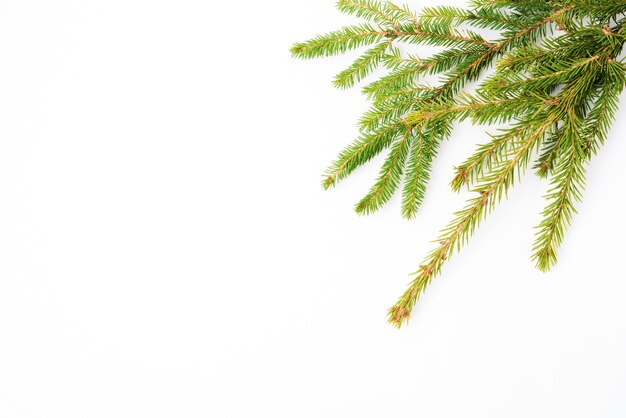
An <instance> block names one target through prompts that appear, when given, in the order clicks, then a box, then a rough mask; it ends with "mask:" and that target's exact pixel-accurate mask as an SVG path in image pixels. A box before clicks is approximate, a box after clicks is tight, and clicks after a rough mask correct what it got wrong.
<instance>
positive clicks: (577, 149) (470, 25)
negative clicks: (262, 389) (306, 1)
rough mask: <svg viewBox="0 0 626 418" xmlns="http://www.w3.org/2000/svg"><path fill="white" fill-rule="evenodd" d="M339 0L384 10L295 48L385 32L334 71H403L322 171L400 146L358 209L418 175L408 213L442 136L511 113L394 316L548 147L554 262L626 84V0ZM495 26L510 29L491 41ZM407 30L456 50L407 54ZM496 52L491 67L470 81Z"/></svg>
mask: <svg viewBox="0 0 626 418" xmlns="http://www.w3.org/2000/svg"><path fill="white" fill-rule="evenodd" d="M338 7H339V9H340V10H341V11H343V12H346V13H350V14H353V15H356V16H357V17H360V18H363V19H366V20H369V21H370V22H372V23H371V24H369V23H368V24H364V25H357V26H350V27H347V28H343V29H341V30H339V31H335V32H331V33H329V34H326V35H322V36H318V37H316V38H313V39H311V40H309V41H305V42H302V43H298V44H295V45H294V46H293V47H292V54H293V55H294V56H296V57H300V58H313V57H318V56H328V55H334V54H337V53H342V52H345V51H347V50H349V49H355V48H358V47H362V46H368V45H373V46H372V47H370V49H369V50H368V51H366V52H365V53H364V54H363V55H361V56H360V57H359V58H358V59H357V60H356V61H355V62H354V63H353V64H352V66H351V67H349V68H348V69H347V70H345V71H343V72H341V73H340V74H339V75H338V76H337V78H336V79H335V82H334V84H335V85H336V86H337V87H340V88H345V87H350V86H352V85H354V84H355V83H356V82H358V81H360V80H362V79H363V78H364V77H365V76H366V75H368V74H370V73H371V71H372V70H373V69H374V68H376V67H377V66H380V65H381V64H382V65H384V67H386V68H387V69H388V71H389V72H388V74H387V75H384V76H382V77H380V78H379V79H378V80H375V81H372V82H370V83H369V84H367V85H366V86H365V87H363V93H364V94H365V96H366V97H367V98H368V99H369V100H371V102H372V104H371V107H370V108H369V109H368V110H367V111H366V112H365V113H364V115H363V116H362V118H361V119H360V122H359V127H360V130H361V135H360V136H359V137H358V138H357V140H356V141H355V142H354V143H352V144H351V145H349V146H348V147H346V148H345V149H344V150H343V151H342V152H341V153H340V154H339V157H338V158H337V160H336V161H335V162H333V164H332V165H331V166H330V167H329V168H328V170H327V171H326V172H325V174H324V180H323V181H322V185H323V187H324V188H329V187H331V186H333V185H334V184H335V183H336V182H337V181H339V180H341V179H343V178H345V177H346V176H347V175H348V174H350V173H351V172H352V171H353V170H355V169H356V168H357V167H359V166H360V165H362V164H364V163H366V162H367V161H369V160H370V159H371V158H373V157H374V156H375V155H377V154H379V153H380V152H382V151H383V150H385V149H388V148H390V150H389V154H388V156H387V158H386V159H385V162H384V163H383V166H382V168H381V171H380V175H379V177H378V179H377V180H376V183H375V184H374V186H373V187H372V188H371V189H370V191H369V193H368V194H367V195H366V196H365V197H364V198H363V199H362V200H361V201H360V202H359V203H358V204H357V205H356V207H355V209H356V211H357V212H359V213H371V212H373V211H375V210H377V209H379V208H380V207H381V206H382V205H383V204H385V203H386V202H387V201H388V200H389V199H390V198H391V196H392V194H393V193H394V192H395V191H396V190H397V189H398V188H399V187H400V185H401V182H402V179H403V176H404V185H403V187H402V215H403V216H404V217H407V218H412V217H414V216H415V214H416V213H417V211H418V210H419V207H420V204H421V203H422V201H423V199H424V195H425V190H426V185H427V183H428V179H429V177H430V170H431V166H432V161H433V159H434V158H435V156H436V154H437V150H438V146H439V144H440V143H441V141H443V140H445V139H446V138H448V137H449V136H450V132H451V130H452V128H453V125H454V123H456V122H458V121H462V120H466V119H470V120H471V121H472V122H474V123H478V124H487V125H492V124H502V123H504V124H508V127H506V128H504V129H502V130H501V131H500V132H499V133H497V134H494V135H490V137H491V140H490V141H488V142H486V143H484V144H483V145H480V146H478V148H477V150H476V152H475V153H474V154H473V155H471V156H470V157H469V158H467V159H466V161H464V162H463V163H462V164H461V165H459V166H458V167H457V168H456V174H455V177H454V179H453V180H452V183H451V186H452V188H453V190H457V191H458V190H459V189H460V188H461V187H462V186H467V187H468V188H469V189H470V190H471V191H472V192H473V193H474V197H472V198H470V199H469V201H468V203H467V205H466V206H465V207H464V208H463V209H462V210H460V211H459V212H457V213H456V214H455V217H454V219H453V221H452V222H451V223H450V224H449V225H448V226H447V227H446V228H444V229H443V230H442V231H441V235H440V238H439V240H438V243H439V244H438V246H437V247H436V248H435V249H433V250H432V251H431V252H430V253H429V254H428V255H427V256H426V258H425V259H424V261H423V263H422V265H421V266H420V267H419V269H418V270H417V271H416V272H415V277H414V279H413V281H412V282H411V283H410V284H409V287H408V289H407V290H406V292H405V293H404V294H403V295H402V296H401V298H400V299H399V300H398V302H397V303H396V305H394V306H393V307H392V308H391V309H390V310H389V312H388V318H389V321H390V322H391V323H392V324H394V325H396V326H400V325H402V324H403V323H405V322H406V321H407V319H408V318H409V317H410V313H411V310H412V308H413V306H414V305H415V303H416V301H417V299H418V298H419V296H420V295H421V294H422V293H423V291H424V289H425V287H426V286H427V285H428V284H429V283H430V281H431V280H432V278H433V277H435V276H437V275H439V274H440V273H441V270H442V268H443V266H444V264H445V262H446V261H447V260H448V259H449V258H450V257H451V256H452V254H453V253H454V252H455V251H458V250H460V248H461V247H462V246H463V245H464V244H465V243H466V242H467V240H468V239H469V237H470V236H471V235H472V234H473V233H474V232H475V230H476V228H478V226H479V224H480V223H481V221H482V220H483V219H484V218H485V217H486V215H487V214H488V213H490V212H491V211H492V210H493V209H494V207H495V205H496V204H497V202H499V201H500V200H501V199H502V197H504V196H506V194H507V193H508V191H509V189H510V188H511V186H512V185H513V184H514V182H515V181H516V179H517V178H518V177H519V176H520V175H521V173H522V172H523V171H525V170H526V169H527V167H528V166H529V165H530V163H531V160H532V159H533V155H535V153H537V154H538V156H537V157H536V158H535V161H534V162H533V165H532V167H533V168H534V170H535V172H536V173H537V175H539V176H540V177H542V178H549V181H550V188H549V191H548V193H547V195H546V200H547V206H546V208H545V209H544V211H543V212H542V221H541V222H540V224H539V225H538V227H537V233H536V240H535V244H534V246H533V253H532V257H533V259H534V261H535V263H536V266H537V267H538V268H539V269H540V270H547V269H548V268H549V267H550V266H552V265H553V264H554V263H555V262H556V258H557V249H558V248H559V246H560V245H561V243H562V241H563V238H564V234H565V230H566V228H567V227H568V226H569V224H570V223H571V220H572V217H573V214H574V213H575V207H574V205H575V203H576V202H578V201H579V200H580V199H581V197H582V191H583V189H584V181H585V178H584V177H585V171H586V166H587V164H588V163H589V161H590V159H591V157H592V156H593V155H594V154H595V153H596V152H597V151H598V149H599V148H600V147H601V146H602V144H603V143H604V142H605V140H606V137H607V134H608V131H609V129H610V127H611V124H612V122H613V119H614V115H615V112H616V109H617V107H618V105H619V97H620V94H621V93H622V91H623V89H624V87H625V86H626V66H625V65H624V63H623V62H622V61H619V60H618V58H619V56H620V55H621V54H622V51H623V48H624V44H625V43H626V3H625V2H624V1H623V0H562V1H534V0H473V1H471V6H470V8H468V9H465V8H461V7H450V6H440V7H431V8H426V9H424V10H423V11H422V12H421V13H420V14H419V15H417V14H416V13H414V12H412V11H410V9H409V8H408V7H407V6H396V5H394V4H392V3H388V2H382V1H376V0H340V1H339V3H338ZM461 26H463V29H461ZM481 29H493V30H496V31H498V32H499V35H498V37H497V39H496V40H495V41H490V40H487V39H486V38H485V37H484V36H483V35H482V34H481V33H480V30H481ZM555 29H556V32H554V30H555ZM396 43H408V44H419V45H432V46H438V47H442V48H443V50H442V51H440V52H437V53H435V54H432V55H431V56H429V57H425V58H421V57H420V58H418V57H416V56H411V55H403V54H402V53H401V52H400V49H399V48H397V47H396V45H395V44H396ZM493 63H496V65H495V68H494V69H493V70H492V71H491V73H492V74H491V76H489V77H487V78H486V79H485V80H484V81H482V82H480V83H479V85H478V87H477V88H476V89H475V91H474V92H473V93H471V94H469V93H467V92H466V91H465V90H466V89H467V86H468V85H469V84H470V83H472V82H474V81H477V80H479V78H480V76H481V74H483V73H484V72H485V71H486V70H488V69H489V68H490V66H491V65H492V64H493ZM431 75H439V77H440V83H439V85H436V86H434V87H431V86H430V85H425V84H423V81H422V78H424V77H426V76H431ZM420 83H421V84H420Z"/></svg>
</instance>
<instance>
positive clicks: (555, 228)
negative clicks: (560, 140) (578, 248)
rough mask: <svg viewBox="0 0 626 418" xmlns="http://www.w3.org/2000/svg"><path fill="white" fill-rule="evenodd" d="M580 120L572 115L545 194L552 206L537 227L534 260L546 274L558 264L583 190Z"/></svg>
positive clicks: (583, 169)
mask: <svg viewBox="0 0 626 418" xmlns="http://www.w3.org/2000/svg"><path fill="white" fill-rule="evenodd" d="M579 123H580V121H578V119H577V118H576V117H572V116H570V117H569V118H568V120H567V122H566V125H565V126H566V129H565V132H564V134H563V137H564V138H567V139H566V142H567V147H566V150H565V151H564V153H565V155H564V156H563V157H562V158H561V160H560V162H559V165H558V167H557V169H556V172H555V173H554V177H553V179H552V182H551V189H550V191H549V192H548V194H547V195H546V199H548V200H549V201H551V202H550V204H549V205H548V206H546V208H545V209H544V211H543V216H544V218H543V220H542V221H541V223H540V224H539V226H538V227H537V228H538V229H539V231H538V232H537V234H536V237H537V238H536V241H535V244H534V246H533V260H535V262H536V266H537V268H538V269H539V270H541V271H547V270H549V269H550V267H552V266H553V265H554V264H555V263H556V255H557V248H558V247H559V246H560V245H561V243H562V242H563V236H564V232H565V229H566V228H567V226H569V225H570V224H571V220H572V215H573V214H574V213H575V212H576V209H575V208H574V202H575V201H581V200H582V195H581V190H582V189H583V188H584V183H585V182H584V176H585V167H584V163H585V158H584V151H583V148H582V138H581V137H580V136H579V135H580V132H579V131H580V126H579Z"/></svg>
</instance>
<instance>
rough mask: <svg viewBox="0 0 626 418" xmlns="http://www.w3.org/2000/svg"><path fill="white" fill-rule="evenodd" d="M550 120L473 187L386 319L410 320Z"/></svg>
mask: <svg viewBox="0 0 626 418" xmlns="http://www.w3.org/2000/svg"><path fill="white" fill-rule="evenodd" d="M551 123H552V122H551V121H550V120H546V121H544V122H543V123H541V124H539V125H538V126H536V127H535V128H534V129H532V130H529V131H530V132H529V133H528V136H527V137H525V138H524V139H523V140H521V141H519V142H517V143H516V144H515V148H514V149H513V152H512V153H511V155H510V156H509V157H508V159H507V160H506V161H505V162H504V163H503V164H502V165H501V166H500V167H499V168H498V169H497V170H496V171H495V172H494V173H493V174H490V175H488V176H485V177H484V179H483V182H482V184H481V185H480V186H479V187H477V188H476V189H475V192H477V193H478V196H476V197H474V198H472V199H470V200H469V203H468V205H467V206H466V207H465V208H464V209H463V210H461V211H459V212H457V213H456V214H455V215H456V218H455V219H454V220H453V221H452V222H451V223H450V224H449V225H448V226H447V227H446V228H445V229H444V230H443V231H442V235H441V236H440V237H439V246H438V247H437V248H436V249H435V250H433V251H432V252H431V253H430V254H429V255H428V257H427V258H426V259H425V260H424V263H423V264H422V265H421V266H420V268H419V270H418V271H417V272H416V273H415V274H416V277H415V279H414V280H413V281H412V282H411V283H410V284H409V287H408V288H407V290H406V291H405V293H404V294H403V295H402V296H401V297H400V299H399V300H398V302H397V303H396V304H395V305H394V306H393V307H391V308H390V309H389V313H388V318H389V322H390V323H391V324H393V325H395V326H397V327H400V326H401V325H402V324H403V323H404V322H406V321H407V320H408V319H409V317H410V313H411V310H412V308H413V306H414V305H415V302H416V301H417V299H418V298H419V296H420V295H421V293H422V292H423V291H424V289H425V288H426V286H428V284H429V283H430V281H431V280H432V278H433V277H434V276H436V275H438V274H439V273H440V271H441V268H442V266H443V264H444V263H445V261H446V260H448V259H449V258H450V256H451V255H452V254H453V252H454V250H455V248H456V249H460V247H461V245H463V244H464V243H465V242H466V241H467V239H468V238H469V237H470V236H471V235H472V234H473V232H474V231H475V229H476V228H477V226H478V224H479V223H480V221H481V220H482V219H483V218H484V216H485V215H486V214H487V213H488V212H489V211H491V210H492V209H493V207H494V206H495V204H496V203H497V201H499V200H500V199H501V197H502V195H503V193H506V191H507V190H508V188H509V187H510V186H511V185H512V184H513V181H514V179H515V173H516V170H518V169H523V168H524V167H525V166H526V165H527V163H528V159H529V158H530V154H531V153H532V150H533V149H534V148H536V146H537V144H538V143H540V140H541V138H542V137H543V135H544V133H545V132H546V130H547V129H548V128H549V126H550V124H551Z"/></svg>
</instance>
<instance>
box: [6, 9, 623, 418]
mask: <svg viewBox="0 0 626 418" xmlns="http://www.w3.org/2000/svg"><path fill="white" fill-rule="evenodd" d="M435 3H441V1H439V0H437V1H432V2H421V4H422V5H427V4H435ZM448 3H449V4H452V3H454V2H452V1H448ZM416 4H417V3H416ZM352 21H353V20H352V19H351V18H347V17H345V16H341V15H340V14H339V13H338V12H336V11H335V10H334V8H333V2H332V1H331V0H324V1H320V0H308V1H305V0H298V1H293V0H291V1H286V0H284V1H278V0H274V1H271V0H270V1H245V0H244V1H239V2H219V3H217V2H215V3H214V2H208V1H205V0H201V1H200V0H198V1H190V0H188V1H173V0H172V1H156V0H151V1H147V0H146V1H140V0H109V1H95V0H91V1H88V0H82V1H80V0H74V1H70V0H63V1H44V0H41V1H27V0H19V1H18V0H3V1H2V2H0V63H1V65H0V417H2V418H17V417H20V418H23V417H24V418H35V417H41V418H49V417H50V418H53V417H63V418H71V417H77V418H78V417H80V418H85V417H90V418H91V417H107V418H110V417H116V418H119V417H132V418H136V417H215V418H228V417H238V418H239V417H241V418H247V417H272V418H276V417H285V418H306V417H324V418H335V417H337V418H345V417H359V418H369V417H380V418H387V417H396V416H406V417H409V416H415V417H428V418H444V417H445V418H459V417H476V418H489V417H493V418H496V417H497V418H502V417H507V418H514V417H520V418H522V417H524V418H527V417H533V418H557V417H563V418H578V417H580V418H582V417H624V416H626V396H624V394H625V393H626V357H625V356H624V353H625V352H626V303H624V300H625V298H626V280H625V279H626V267H625V266H624V253H623V236H624V233H626V226H625V225H624V222H623V220H624V182H623V168H624V155H626V142H624V141H623V140H622V139H623V132H624V130H625V129H626V124H625V122H624V120H625V117H626V106H624V108H623V109H622V110H620V112H619V115H618V119H619V121H618V122H617V123H616V124H615V127H614V129H613V131H612V134H611V137H610V139H609V141H608V143H607V145H606V147H605V148H604V149H603V150H602V151H601V153H600V154H599V155H598V156H597V158H596V159H595V160H594V162H593V165H592V167H591V168H590V170H589V177H588V191H587V192H586V196H585V202H584V204H581V205H579V209H580V210H579V212H580V213H579V215H578V216H577V217H576V219H575V224H574V226H573V227H572V228H571V230H570V231H569V233H568V236H567V242H566V244H565V245H564V246H563V248H562V252H561V257H560V263H559V265H558V266H557V267H556V268H555V269H554V270H553V271H552V272H550V273H549V274H541V273H539V272H537V271H536V270H534V268H533V266H532V263H531V262H530V260H529V252H530V247H531V244H532V227H533V225H535V224H537V222H538V221H539V219H540V216H539V212H540V210H541V209H542V205H543V200H542V197H541V196H542V195H543V193H545V190H546V184H545V183H544V182H541V181H539V180H537V179H535V178H533V177H527V178H526V179H525V180H524V181H523V182H522V183H521V184H520V185H519V187H516V188H515V190H514V191H513V193H512V194H511V195H510V198H509V199H508V200H507V201H506V202H504V203H503V204H501V205H500V206H499V208H498V210H497V211H496V212H495V213H494V214H493V216H491V217H490V219H489V220H488V221H487V222H485V223H484V225H483V227H482V228H481V229H480V231H479V232H478V234H477V235H476V236H475V237H474V238H473V239H472V240H471V243H470V244H469V245H468V246H467V247H466V248H465V250H464V251H463V252H462V253H461V254H460V255H458V256H455V257H454V259H453V260H452V261H451V262H450V263H449V265H448V266H447V267H446V268H445V272H444V276H443V277H439V278H437V280H435V281H434V283H433V284H432V286H430V287H429V289H428V291H427V292H426V294H425V296H424V298H423V299H422V300H421V301H420V303H419V305H418V307H417V309H416V311H415V312H414V318H413V319H412V320H411V323H410V325H409V326H408V327H405V328H403V329H402V330H400V331H398V330H396V329H394V328H392V327H390V326H389V325H387V324H386V322H385V311H386V309H387V308H388V307H389V306H390V305H391V304H392V303H393V302H394V301H395V299H396V297H397V296H399V295H400V293H401V292H402V291H403V289H404V287H405V285H406V284H407V282H408V280H409V276H408V273H409V272H411V271H413V270H415V269H416V267H417V266H418V264H419V262H420V259H421V258H422V256H423V255H424V254H425V253H426V252H427V251H428V250H429V248H431V245H432V244H430V240H432V239H434V238H435V236H436V234H437V231H438V230H439V228H441V227H442V226H444V225H445V224H446V223H447V221H448V220H449V219H450V215H451V213H452V212H453V211H454V210H455V209H457V208H458V207H460V205H462V202H463V200H464V199H465V198H466V197H467V196H466V195H465V194H460V195H456V194H454V193H453V192H451V191H450V189H449V187H448V182H449V180H450V178H451V176H452V172H453V169H452V168H453V166H454V165H455V164H458V163H459V162H461V161H462V160H463V159H464V158H465V157H466V156H468V155H469V154H470V153H471V152H472V149H473V148H474V146H475V144H477V143H480V142H482V141H484V140H485V139H486V136H485V134H484V133H483V131H484V128H482V127H473V126H472V125H471V124H469V123H466V124H463V125H462V126H460V127H459V129H457V130H456V132H455V134H454V135H453V137H452V139H451V140H450V141H449V142H446V143H445V144H443V146H442V148H441V153H440V158H439V159H438V160H437V162H436V163H435V166H434V173H433V179H432V182H431V185H430V188H429V192H428V196H427V200H426V203H425V204H424V207H423V210H422V212H421V214H420V216H419V218H418V219H417V220H415V221H412V222H408V221H405V220H402V219H401V218H400V215H399V200H398V199H394V200H393V201H392V202H391V203H390V204H389V205H388V207H386V208H385V209H384V210H382V211H381V212H380V213H379V214H376V215H374V216H369V217H359V216H357V215H356V214H355V213H354V212H353V211H352V207H353V205H354V203H355V202H356V201H358V199H359V198H360V197H361V196H362V195H363V194H364V193H366V191H367V189H368V187H369V185H370V184H371V182H372V181H373V179H374V177H375V176H376V173H377V171H378V164H379V163H380V159H378V160H376V161H375V162H374V164H372V165H368V166H367V167H365V168H363V169H360V170H358V172H357V173H355V175H354V176H353V177H351V178H350V179H348V180H346V181H345V182H343V183H341V184H340V185H339V187H337V188H336V189H335V190H332V191H329V192H324V191H323V190H322V189H321V187H320V186H319V180H320V178H321V177H320V174H321V172H322V171H323V169H324V168H325V165H326V164H327V163H328V162H329V161H330V160H332V159H333V158H334V156H335V154H336V152H337V151H339V149H341V148H342V147H343V146H344V145H345V144H346V143H347V142H349V141H350V140H351V139H352V138H353V137H354V136H355V135H356V134H357V129H356V127H355V122H356V120H357V118H358V115H359V114H360V113H361V112H362V111H363V110H364V109H365V106H366V104H365V102H364V99H363V98H362V97H361V96H360V94H359V92H358V89H355V90H351V91H349V92H342V91H338V90H334V89H333V88H332V86H331V84H330V80H331V79H332V76H333V75H334V74H335V73H336V72H338V71H340V70H341V69H343V68H344V67H345V66H347V65H348V63H349V62H350V61H351V60H352V59H353V58H354V56H355V55H354V54H351V55H350V56H348V57H339V58H332V59H328V60H321V61H308V62H302V61H297V60H293V59H291V58H290V56H289V52H288V48H289V46H290V44H291V43H292V42H294V41H300V40H304V39H307V38H309V37H311V36H313V35H315V34H317V33H320V32H324V31H328V30H332V29H335V28H337V27H340V26H342V25H344V24H348V23H350V22H352Z"/></svg>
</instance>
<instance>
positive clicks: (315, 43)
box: [291, 24, 393, 59]
mask: <svg viewBox="0 0 626 418" xmlns="http://www.w3.org/2000/svg"><path fill="white" fill-rule="evenodd" d="M392 36H393V33H392V32H389V31H383V30H379V29H376V28H374V27H373V26H371V25H367V24H364V25H356V26H347V27H345V28H343V29H340V30H337V31H334V32H329V33H327V34H325V35H319V36H317V37H315V38H313V39H310V40H308V41H305V42H298V43H296V44H294V45H293V46H292V47H291V54H292V55H293V56H294V57H296V58H303V59H311V58H317V57H328V56H331V55H337V54H343V53H344V52H346V51H348V50H351V49H356V48H359V47H362V46H365V45H371V44H373V43H376V42H378V41H379V40H381V39H382V38H385V37H392Z"/></svg>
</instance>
